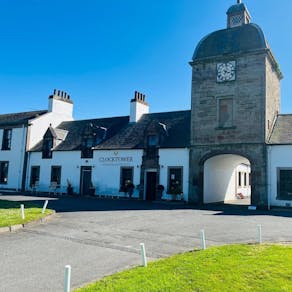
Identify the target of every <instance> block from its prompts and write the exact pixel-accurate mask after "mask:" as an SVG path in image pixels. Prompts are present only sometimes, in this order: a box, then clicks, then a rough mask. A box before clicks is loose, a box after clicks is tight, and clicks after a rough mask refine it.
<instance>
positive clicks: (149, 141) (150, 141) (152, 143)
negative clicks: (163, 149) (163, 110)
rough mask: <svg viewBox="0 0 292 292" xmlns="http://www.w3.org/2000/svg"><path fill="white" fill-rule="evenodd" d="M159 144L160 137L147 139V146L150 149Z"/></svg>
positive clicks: (150, 136)
mask: <svg viewBox="0 0 292 292" xmlns="http://www.w3.org/2000/svg"><path fill="white" fill-rule="evenodd" d="M158 144H159V137H158V135H149V136H148V137H147V145H148V147H155V146H158Z"/></svg>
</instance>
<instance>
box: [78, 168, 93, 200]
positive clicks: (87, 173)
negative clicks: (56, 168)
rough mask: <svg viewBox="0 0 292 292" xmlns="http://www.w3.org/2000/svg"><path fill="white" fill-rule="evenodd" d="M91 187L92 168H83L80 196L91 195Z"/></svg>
mask: <svg viewBox="0 0 292 292" xmlns="http://www.w3.org/2000/svg"><path fill="white" fill-rule="evenodd" d="M90 186H91V166H81V173H80V195H83V196H84V195H89V194H90V191H89V188H90Z"/></svg>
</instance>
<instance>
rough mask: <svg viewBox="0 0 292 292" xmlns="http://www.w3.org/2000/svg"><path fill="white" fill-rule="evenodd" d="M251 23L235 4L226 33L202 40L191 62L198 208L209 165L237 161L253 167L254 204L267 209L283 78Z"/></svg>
mask: <svg viewBox="0 0 292 292" xmlns="http://www.w3.org/2000/svg"><path fill="white" fill-rule="evenodd" d="M250 20H251V17H250V13H249V12H248V10H247V8H246V6H245V5H244V4H243V3H241V1H237V4H235V5H233V6H231V7H230V8H229V9H228V11H227V28H226V29H223V30H219V31H215V32H213V33H211V34H209V35H208V36H207V37H205V38H203V39H202V40H201V41H200V42H199V44H198V45H197V47H196V49H195V52H194V55H193V58H192V61H191V62H190V65H191V67H192V93H191V94H192V109H191V154H190V178H189V181H190V189H189V196H190V201H192V202H194V203H195V202H204V188H206V184H207V183H208V182H207V181H206V173H204V169H205V168H204V165H205V163H206V161H207V160H208V159H210V158H212V157H215V156H218V155H236V157H237V156H240V157H243V161H249V163H250V167H251V191H252V194H251V202H252V204H254V205H258V206H263V207H265V206H266V205H267V195H266V194H267V177H266V176H267V174H266V166H267V165H266V142H267V139H268V137H269V135H270V132H271V128H272V124H273V122H274V120H275V118H276V116H277V114H278V112H279V110H280V80H281V79H282V73H281V71H280V69H279V66H278V63H277V61H276V59H275V57H274V55H273V53H272V51H271V50H270V48H269V46H268V44H267V41H266V39H265V37H264V34H263V32H262V30H261V28H260V27H259V26H258V25H256V24H253V23H251V22H250ZM244 163H246V162H244ZM209 183H212V182H209ZM204 184H205V186H204Z"/></svg>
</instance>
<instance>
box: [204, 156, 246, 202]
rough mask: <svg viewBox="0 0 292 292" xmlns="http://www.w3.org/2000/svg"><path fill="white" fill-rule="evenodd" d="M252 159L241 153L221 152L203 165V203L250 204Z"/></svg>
mask: <svg viewBox="0 0 292 292" xmlns="http://www.w3.org/2000/svg"><path fill="white" fill-rule="evenodd" d="M250 170H251V165H250V161H249V160H248V159H247V158H245V157H243V156H240V155H235V154H221V155H215V156H212V157H210V158H208V159H207V160H206V161H205V162H204V165H203V171H204V175H203V203H217V202H220V203H232V204H241V205H243V204H246V205H249V204H250V196H251V187H250V182H249V181H250Z"/></svg>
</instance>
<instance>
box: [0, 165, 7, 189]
mask: <svg viewBox="0 0 292 292" xmlns="http://www.w3.org/2000/svg"><path fill="white" fill-rule="evenodd" d="M3 164H7V167H6V175H4V176H3V181H2V165H3ZM4 169H5V168H4ZM8 172H9V161H0V185H7V184H8ZM5 178H6V180H5Z"/></svg>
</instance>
